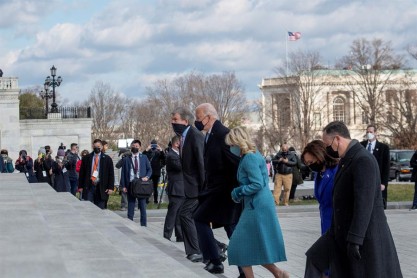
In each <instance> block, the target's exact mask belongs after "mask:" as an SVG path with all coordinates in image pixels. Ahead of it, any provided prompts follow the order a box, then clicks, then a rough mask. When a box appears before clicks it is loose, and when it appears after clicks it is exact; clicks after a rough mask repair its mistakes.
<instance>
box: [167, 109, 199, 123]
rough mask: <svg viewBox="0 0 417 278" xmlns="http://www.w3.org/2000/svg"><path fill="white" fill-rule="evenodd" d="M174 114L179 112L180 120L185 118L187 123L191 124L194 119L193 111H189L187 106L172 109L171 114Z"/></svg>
mask: <svg viewBox="0 0 417 278" xmlns="http://www.w3.org/2000/svg"><path fill="white" fill-rule="evenodd" d="M175 114H179V115H180V117H181V120H186V121H188V123H189V124H191V123H192V122H193V121H194V115H193V113H191V111H190V110H188V109H187V108H184V107H177V108H175V109H174V111H172V113H171V116H174V115H175Z"/></svg>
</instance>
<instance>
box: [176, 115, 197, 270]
mask: <svg viewBox="0 0 417 278" xmlns="http://www.w3.org/2000/svg"><path fill="white" fill-rule="evenodd" d="M193 119H194V117H193V114H192V113H191V112H190V111H188V110H187V109H185V108H182V107H180V108H177V109H175V110H174V111H173V112H172V113H171V123H172V128H173V130H174V132H175V133H176V134H177V135H178V136H179V137H180V140H181V144H180V157H181V163H182V174H183V178H184V180H183V182H184V195H185V200H184V202H183V204H182V205H181V207H180V208H179V217H180V221H181V229H182V233H183V240H184V246H185V253H186V254H187V259H189V260H190V261H192V262H201V261H202V260H203V256H202V255H201V254H200V247H199V244H198V237H197V231H196V227H195V223H194V219H193V213H194V210H195V209H196V207H197V205H198V199H197V198H198V193H199V191H200V190H201V189H202V187H203V184H204V160H203V148H204V136H203V134H202V133H201V132H199V131H198V130H197V129H196V128H194V127H192V126H191V125H190V123H191V122H192V121H193Z"/></svg>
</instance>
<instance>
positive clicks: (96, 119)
mask: <svg viewBox="0 0 417 278" xmlns="http://www.w3.org/2000/svg"><path fill="white" fill-rule="evenodd" d="M87 102H88V104H89V105H90V106H91V108H92V110H93V132H92V136H93V137H95V138H102V139H106V140H115V139H116V137H117V136H116V135H115V131H116V128H118V127H119V126H120V124H121V121H120V118H119V116H120V114H121V112H122V111H123V109H124V107H123V105H124V103H125V99H124V97H123V96H122V95H120V94H119V93H116V92H115V91H114V89H113V88H112V87H111V86H110V84H107V83H104V82H102V81H98V82H96V84H95V85H94V87H93V88H92V90H91V93H90V96H89V98H88V100H87Z"/></svg>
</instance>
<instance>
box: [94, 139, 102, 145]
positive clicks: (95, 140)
mask: <svg viewBox="0 0 417 278" xmlns="http://www.w3.org/2000/svg"><path fill="white" fill-rule="evenodd" d="M95 143H100V144H101V145H103V141H101V140H100V139H94V141H93V144H95Z"/></svg>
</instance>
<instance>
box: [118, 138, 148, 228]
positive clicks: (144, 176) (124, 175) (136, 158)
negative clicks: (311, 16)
mask: <svg viewBox="0 0 417 278" xmlns="http://www.w3.org/2000/svg"><path fill="white" fill-rule="evenodd" d="M130 146H131V149H130V150H131V152H132V153H131V155H127V156H125V157H124V158H123V159H122V162H121V164H122V171H121V173H120V176H121V177H120V187H121V188H122V190H123V192H124V193H126V194H127V218H129V219H130V220H132V221H133V217H134V215H135V203H136V199H137V200H138V204H139V210H140V225H141V226H145V227H146V226H147V219H146V198H145V197H144V198H136V197H135V196H133V195H132V194H131V193H130V190H129V188H130V186H132V181H133V180H134V179H135V178H139V179H141V180H142V181H148V179H149V177H150V176H151V175H152V168H151V164H150V163H149V160H148V158H147V157H146V155H144V154H141V153H140V148H141V146H142V143H141V142H140V141H139V140H137V139H136V140H133V141H132V143H131V144H130Z"/></svg>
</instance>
